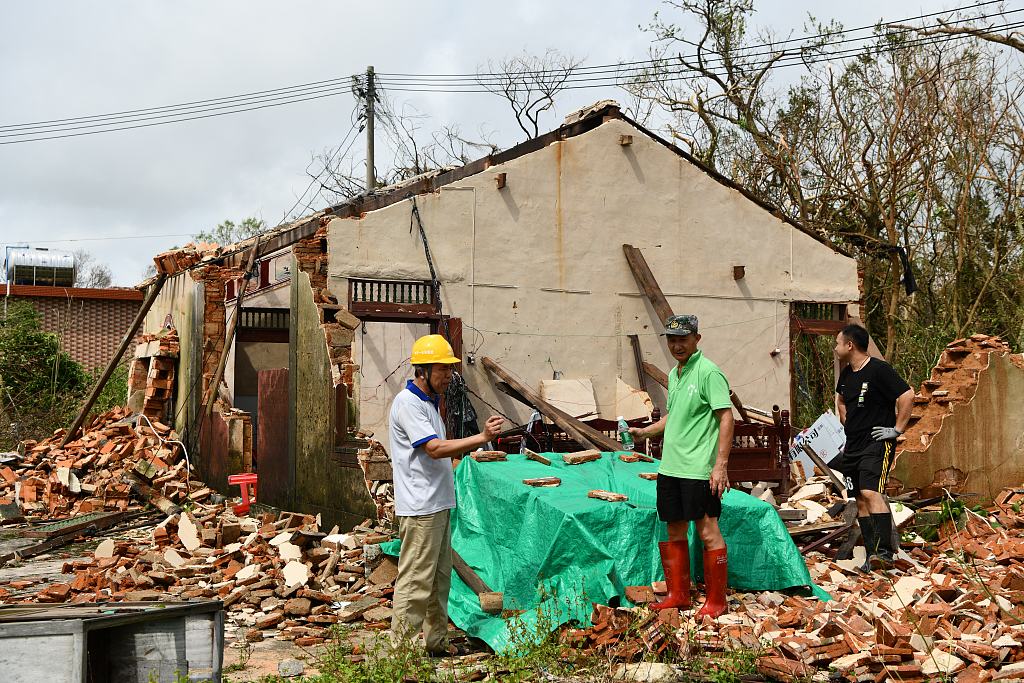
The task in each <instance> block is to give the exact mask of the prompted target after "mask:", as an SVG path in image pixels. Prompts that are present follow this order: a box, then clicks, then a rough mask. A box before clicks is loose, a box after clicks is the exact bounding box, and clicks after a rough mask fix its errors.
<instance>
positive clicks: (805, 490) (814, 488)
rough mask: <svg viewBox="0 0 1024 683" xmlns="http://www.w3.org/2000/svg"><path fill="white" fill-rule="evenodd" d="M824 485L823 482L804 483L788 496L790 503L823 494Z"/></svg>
mask: <svg viewBox="0 0 1024 683" xmlns="http://www.w3.org/2000/svg"><path fill="white" fill-rule="evenodd" d="M825 490H826V486H825V484H823V483H812V484H804V485H803V486H801V487H800V488H799V489H798V490H797V491H796V493H794V494H793V495H792V496H790V497H789V502H790V503H796V502H797V501H800V500H806V499H807V498H819V497H821V496H824V495H825Z"/></svg>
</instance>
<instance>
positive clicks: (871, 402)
mask: <svg viewBox="0 0 1024 683" xmlns="http://www.w3.org/2000/svg"><path fill="white" fill-rule="evenodd" d="M909 388H910V385H909V384H907V383H906V382H905V381H904V380H903V378H902V377H900V376H899V375H897V374H896V371H895V370H893V369H892V366H891V365H889V364H888V363H886V362H885V361H884V360H879V359H877V358H872V359H871V360H869V361H868V362H867V364H866V365H864V367H863V368H861V369H860V371H858V372H854V371H853V368H852V367H851V366H849V365H847V366H846V367H845V368H843V371H842V372H841V373H839V383H838V384H837V385H836V393H837V394H839V395H840V396H842V397H843V401H844V402H845V403H846V425H845V428H846V452H847V453H858V452H860V451H863V450H865V449H866V448H868V447H869V446H870V445H871V444H872V443H873V442H874V439H872V438H871V430H872V429H874V428H875V427H895V426H896V399H897V398H899V397H900V395H901V394H903V393H904V392H905V391H906V390H907V389H909Z"/></svg>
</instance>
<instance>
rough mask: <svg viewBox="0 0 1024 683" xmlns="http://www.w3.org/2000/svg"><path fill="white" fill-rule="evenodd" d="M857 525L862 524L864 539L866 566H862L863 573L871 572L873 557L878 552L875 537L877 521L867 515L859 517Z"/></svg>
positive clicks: (861, 529) (861, 532)
mask: <svg viewBox="0 0 1024 683" xmlns="http://www.w3.org/2000/svg"><path fill="white" fill-rule="evenodd" d="M857 523H858V524H860V535H861V536H863V537H864V564H862V565H861V567H860V568H861V570H862V571H866V572H867V571H871V556H872V555H874V554H875V553H876V552H877V551H878V538H877V537H876V536H875V520H874V519H873V518H872V517H871V515H865V516H864V517H858V518H857Z"/></svg>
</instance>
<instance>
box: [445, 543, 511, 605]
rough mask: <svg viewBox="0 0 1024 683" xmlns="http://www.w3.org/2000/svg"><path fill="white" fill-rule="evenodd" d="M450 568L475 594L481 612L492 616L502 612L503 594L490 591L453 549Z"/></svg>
mask: <svg viewBox="0 0 1024 683" xmlns="http://www.w3.org/2000/svg"><path fill="white" fill-rule="evenodd" d="M452 568H453V569H454V570H455V573H456V574H458V575H459V578H460V579H462V581H463V583H465V584H466V585H467V586H469V588H470V589H471V590H472V591H473V592H474V593H476V597H477V599H478V600H479V601H480V607H481V609H483V611H485V612H489V613H492V614H496V613H500V612H501V611H502V609H503V607H504V594H502V593H499V592H495V591H493V590H491V588H490V586H488V585H487V583H486V582H485V581H484V580H483V579H481V578H480V575H479V574H477V573H476V572H475V571H474V570H473V568H472V567H470V566H469V564H467V563H466V561H465V560H464V559H462V556H461V555H459V554H458V553H457V552H455V550H454V549H452Z"/></svg>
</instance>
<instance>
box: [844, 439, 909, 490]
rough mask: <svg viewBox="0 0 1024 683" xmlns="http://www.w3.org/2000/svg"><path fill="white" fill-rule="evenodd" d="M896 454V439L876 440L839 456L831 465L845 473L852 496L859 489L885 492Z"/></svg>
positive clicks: (847, 486) (847, 488)
mask: <svg viewBox="0 0 1024 683" xmlns="http://www.w3.org/2000/svg"><path fill="white" fill-rule="evenodd" d="M895 454H896V442H895V441H876V442H875V443H873V444H871V445H870V446H868V447H867V448H865V449H864V450H862V451H858V452H856V453H844V454H843V455H840V456H837V457H836V458H834V459H833V460H832V462H830V463H829V467H831V468H832V469H834V470H839V471H840V472H842V473H843V476H844V477H846V492H847V493H848V494H849V495H851V496H853V495H856V494H857V492H858V491H877V492H878V493H885V482H886V481H887V480H888V479H889V470H891V469H892V461H893V456H894V455H895Z"/></svg>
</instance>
